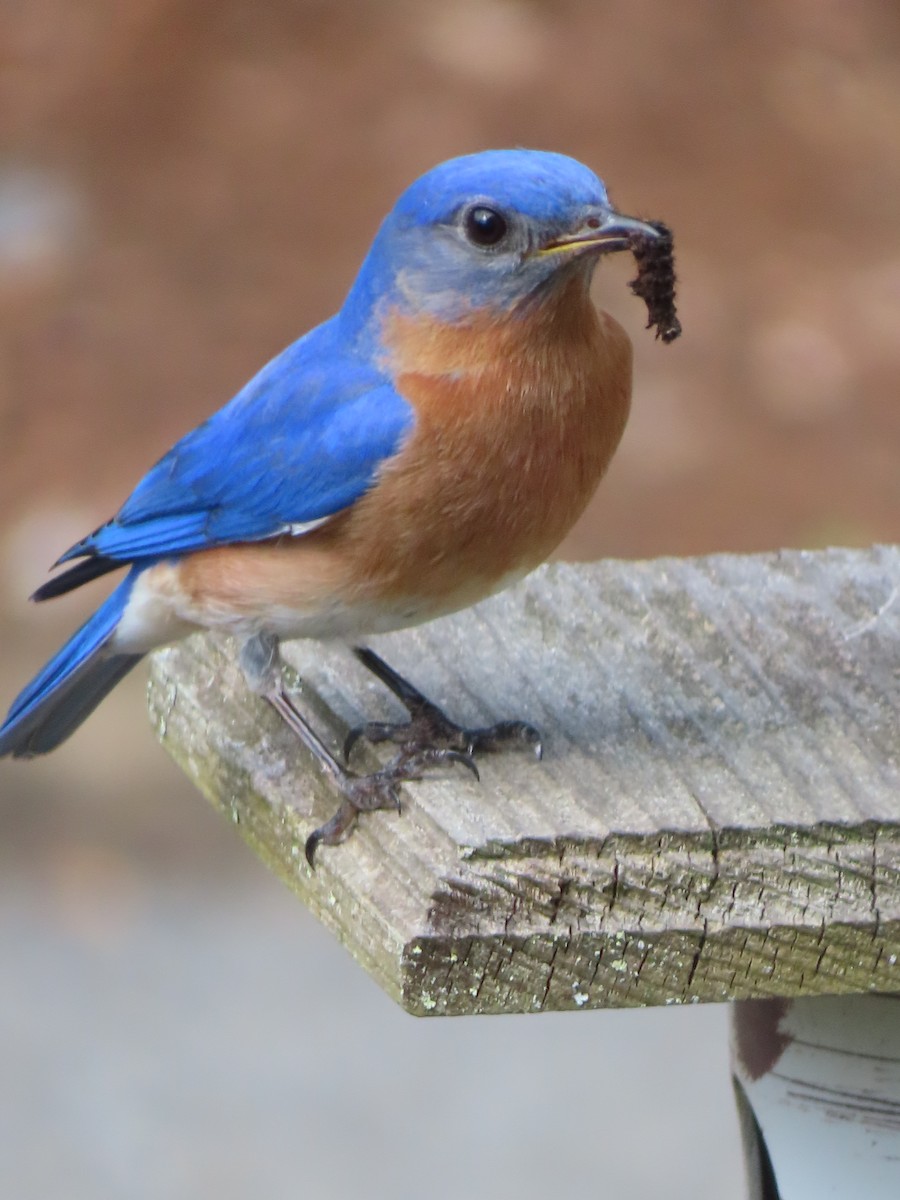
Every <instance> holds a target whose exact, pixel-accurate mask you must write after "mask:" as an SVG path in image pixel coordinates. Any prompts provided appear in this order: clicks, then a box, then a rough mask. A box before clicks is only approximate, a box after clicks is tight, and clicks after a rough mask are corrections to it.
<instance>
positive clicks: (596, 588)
mask: <svg viewBox="0 0 900 1200" xmlns="http://www.w3.org/2000/svg"><path fill="white" fill-rule="evenodd" d="M371 644H372V645H373V646H374V647H375V648H376V649H377V650H378V651H379V652H380V653H382V654H384V656H385V657H386V658H387V659H388V661H390V662H391V663H392V665H394V666H396V667H397V668H398V669H399V670H401V671H402V672H404V673H405V674H407V675H408V676H409V677H410V678H411V679H412V680H413V682H415V683H416V684H418V685H419V686H420V687H421V688H422V689H423V691H425V692H426V693H427V694H428V695H429V696H430V697H431V698H432V699H434V700H436V701H438V702H439V703H442V704H444V705H445V706H446V707H447V709H448V711H449V712H450V713H451V714H452V715H453V716H455V717H456V718H458V719H462V720H465V721H467V722H487V721H493V720H497V719H501V718H503V717H509V716H516V717H522V718H524V719H526V720H528V721H531V722H533V723H534V724H536V725H537V726H539V727H540V728H541V730H542V731H543V733H544V735H545V758H544V761H543V762H542V763H537V762H535V761H534V760H533V759H532V758H531V757H530V756H528V755H527V754H515V753H511V754H504V755H498V756H493V757H490V758H483V759H482V760H481V767H482V782H481V783H480V784H478V783H476V782H475V781H474V780H473V779H471V778H470V777H469V776H468V774H467V773H466V772H464V771H462V770H461V769H459V768H457V769H455V770H451V771H449V772H444V773H442V774H441V775H440V776H435V777H432V778H429V779H428V780H426V781H424V782H420V783H416V784H410V785H408V786H406V787H405V788H404V811H403V813H402V814H401V815H398V814H395V813H376V814H372V815H370V816H366V817H363V818H362V819H361V820H360V822H359V826H358V829H357V831H356V832H355V833H354V834H353V836H352V837H351V838H350V839H349V840H348V841H347V842H346V843H344V844H343V845H342V846H339V847H335V848H329V847H322V848H321V849H320V851H319V857H318V861H317V870H316V871H315V872H312V871H311V870H310V869H309V867H308V866H307V864H306V861H305V859H304V855H303V845H304V840H305V838H306V836H307V835H308V833H309V832H310V831H311V830H312V828H313V827H314V826H317V825H318V824H320V823H321V822H322V821H323V820H324V819H325V818H326V817H328V816H329V815H330V813H331V812H332V811H333V809H334V807H335V797H334V795H333V793H332V792H331V791H330V790H329V788H328V786H327V784H326V783H325V782H323V781H322V780H321V779H320V778H319V776H318V775H317V774H316V772H315V771H314V769H313V768H312V767H311V764H310V760H309V758H308V756H307V755H306V753H305V752H304V751H303V750H301V748H300V747H299V746H298V745H297V744H296V741H295V739H294V737H293V735H291V733H290V732H289V731H288V730H287V729H286V728H284V727H282V725H281V723H280V722H279V719H278V718H277V717H276V715H275V714H274V713H273V712H271V711H270V710H269V709H268V708H267V706H266V705H265V704H264V703H263V702H261V701H259V700H257V699H256V698H255V697H253V696H252V695H250V694H249V693H248V692H247V690H246V689H245V687H244V685H243V683H242V680H241V678H240V675H239V672H238V670H237V667H236V665H235V655H234V647H233V646H231V645H229V644H228V643H225V642H220V643H216V642H215V641H214V640H213V639H211V638H196V639H192V640H191V641H189V642H187V643H183V644H181V645H179V646H175V647H173V648H171V649H168V650H165V651H162V652H160V653H158V654H157V655H156V656H155V660H154V664H153V670H152V678H151V686H150V707H151V712H152V717H153V720H154V723H155V725H156V728H157V730H158V732H159V736H160V737H161V739H162V741H163V743H164V744H165V746H166V747H167V748H168V749H169V751H170V752H171V753H172V754H173V755H174V757H175V758H176V759H177V760H178V762H179V763H181V765H182V766H183V767H184V769H185V770H186V771H187V773H188V774H189V775H190V776H191V778H192V779H193V780H195V782H196V783H197V784H198V786H199V787H200V788H201V789H202V790H203V791H204V792H205V794H206V795H207V796H208V797H209V798H210V799H211V800H212V802H213V803H214V804H215V805H216V806H217V807H218V808H220V809H221V810H222V811H223V812H224V813H225V814H226V815H227V816H228V817H229V818H230V819H231V820H233V821H234V822H235V824H236V825H237V827H238V829H239V831H240V832H241V833H242V835H243V836H244V837H245V838H246V840H247V841H248V842H249V843H250V845H251V846H253V847H254V849H255V850H256V851H257V852H258V853H259V854H260V855H261V856H262V857H263V858H264V859H265V860H266V862H267V863H268V864H269V865H270V866H271V867H272V868H273V870H275V871H276V872H277V873H278V874H279V875H280V876H281V877H282V878H283V879H285V880H286V881H287V882H288V883H289V885H290V886H291V887H293V888H294V889H295V891H296V892H297V893H298V894H299V895H300V896H301V897H302V898H303V899H304V900H305V902H306V903H307V904H308V905H309V906H310V907H311V908H312V909H313V910H314V911H315V912H316V914H317V915H318V916H319V917H320V918H321V919H322V920H323V921H324V922H325V924H326V925H327V926H328V927H329V928H330V929H332V930H333V931H334V932H335V933H336V934H337V935H338V937H339V938H340V939H341V940H342V941H343V942H344V943H345V944H346V945H347V946H348V948H349V949H350V950H351V951H352V953H353V954H354V955H355V956H356V957H357V958H358V960H359V961H360V962H361V963H362V965H363V966H364V967H365V968H366V969H367V970H368V971H370V972H371V973H372V974H373V975H374V976H375V977H376V978H377V979H378V980H379V982H380V983H381V984H382V985H383V986H384V987H385V988H386V989H387V990H388V992H389V993H390V994H391V995H392V996H394V997H395V998H396V999H397V1000H398V1001H399V1002H400V1003H401V1004H403V1005H404V1006H405V1007H407V1008H408V1009H409V1010H410V1011H412V1012H415V1013H419V1014H428V1013H431V1014H455V1013H488V1012H539V1011H543V1010H546V1009H570V1008H571V1009H576V1008H594V1007H603V1006H612V1005H638V1004H664V1003H685V1002H690V1001H701V1000H730V999H738V998H748V997H753V996H796V995H812V994H817V993H840V992H859V991H867V990H879V991H900V966H898V955H900V548H896V547H876V548H874V549H872V550H870V551H850V550H830V551H825V552H817V553H802V552H789V553H788V552H785V553H781V554H775V555H765V556H763V555H760V556H751V557H734V556H717V557H713V558H707V559H699V560H698V559H692V560H691V559H688V560H674V559H669V560H659V561H655V562H646V563H622V562H605V563H600V564H595V565H581V566H563V565H558V566H551V567H546V568H543V569H542V570H540V571H538V572H536V573H535V574H534V575H532V576H531V577H530V578H529V579H528V580H526V581H525V582H524V583H523V584H521V585H520V586H519V587H517V588H515V589H514V590H512V591H510V592H508V593H506V594H505V595H502V596H499V597H496V598H495V599H493V600H490V601H487V602H485V603H484V604H482V605H480V606H478V607H477V608H475V609H472V610H470V611H468V612H466V613H462V614H459V615H457V616H455V617H450V618H446V619H444V620H442V621H439V622H434V623H433V624H431V625H428V626H423V627H422V628H420V629H418V630H414V631H407V632H405V633H402V634H394V635H390V636H383V637H378V638H374V639H372V642H371ZM285 657H286V659H287V660H288V662H289V663H290V664H291V666H292V667H294V668H296V670H297V671H298V673H299V676H298V679H297V680H296V681H294V682H295V683H296V687H297V689H298V692H297V699H298V703H299V704H300V705H301V706H303V707H304V708H305V710H306V711H307V712H308V713H310V714H312V716H313V717H314V719H315V720H316V722H317V723H318V725H319V727H320V728H321V729H322V730H324V731H325V732H326V733H327V735H328V736H330V737H331V738H333V739H334V742H335V744H336V745H340V742H341V740H342V738H343V735H344V733H345V731H346V729H347V728H348V727H349V726H352V725H355V724H358V723H359V722H361V721H363V720H365V719H385V718H388V719H389V718H392V717H398V716H401V715H402V710H399V709H398V707H397V705H396V701H394V699H393V698H392V697H390V696H389V695H387V694H386V693H385V692H384V689H383V688H382V687H381V686H380V685H379V684H378V683H377V682H376V681H374V680H373V678H372V677H371V676H370V675H368V674H367V673H366V672H365V670H364V669H363V668H362V667H361V666H360V665H359V664H358V663H357V662H356V661H355V659H354V658H353V657H352V655H351V654H350V653H349V652H348V651H347V650H346V649H344V648H340V647H325V646H322V645H321V644H319V643H313V642H297V643H293V644H292V645H290V646H288V647H286V648H285ZM301 680H302V683H301V682H300V681H301ZM361 761H362V762H363V763H365V762H366V759H365V757H363V758H362V760H361ZM368 761H369V765H375V764H376V762H377V761H378V760H377V759H376V758H375V757H374V752H372V757H371V758H370V759H369V760H368Z"/></svg>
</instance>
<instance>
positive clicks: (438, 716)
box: [344, 646, 542, 761]
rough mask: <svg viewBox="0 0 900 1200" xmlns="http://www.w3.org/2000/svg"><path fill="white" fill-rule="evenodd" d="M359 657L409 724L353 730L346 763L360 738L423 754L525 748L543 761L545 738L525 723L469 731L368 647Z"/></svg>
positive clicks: (359, 650) (357, 651) (380, 724)
mask: <svg viewBox="0 0 900 1200" xmlns="http://www.w3.org/2000/svg"><path fill="white" fill-rule="evenodd" d="M353 650H354V653H355V655H356V657H357V658H358V659H359V661H360V662H361V663H362V664H363V666H364V667H367V668H368V669H369V670H370V671H371V672H372V674H373V675H376V676H377V677H378V678H379V679H380V680H381V682H382V683H383V684H384V685H385V686H386V687H388V688H389V689H390V690H391V691H392V692H393V693H394V695H395V696H396V697H397V699H398V700H399V701H400V702H401V703H402V704H403V705H405V707H406V708H407V709H408V710H409V718H410V719H409V720H408V721H404V722H402V723H400V724H391V723H389V722H386V721H370V722H369V723H368V724H366V725H359V726H357V728H356V729H351V730H350V732H349V733H348V734H347V738H346V741H345V742H344V759H345V761H347V760H349V758H350V754H351V752H352V750H353V747H354V746H355V745H356V743H357V741H358V740H359V739H360V738H366V739H367V740H368V741H370V742H394V743H396V744H397V745H398V746H402V747H404V749H405V750H407V751H415V752H418V753H421V752H422V751H423V750H425V749H435V748H437V747H443V748H445V749H448V750H455V751H457V752H458V753H461V754H465V755H468V756H471V755H473V754H475V753H477V752H478V751H479V750H500V749H503V748H504V747H506V746H510V745H514V746H524V747H526V748H528V749H530V750H532V751H533V752H534V755H535V757H536V758H540V757H541V753H542V747H541V735H540V733H539V732H538V730H537V729H535V728H534V726H533V725H528V724H527V723H526V722H525V721H498V722H497V724H496V725H486V726H484V727H482V728H476V729H466V728H465V727H464V726H462V725H457V724H456V722H455V721H451V720H450V718H449V717H448V716H447V715H446V713H444V712H443V711H442V710H441V709H440V708H438V706H437V705H436V704H432V702H431V701H430V700H429V699H428V698H427V697H425V696H423V695H422V693H421V692H420V691H419V690H418V689H417V688H415V687H413V685H412V684H411V683H409V681H408V680H406V679H404V678H403V676H402V675H398V674H397V672H396V671H395V670H394V669H393V668H392V667H389V666H388V664H387V663H386V662H385V661H384V659H383V658H380V657H379V656H378V655H377V654H376V653H375V652H374V651H373V650H369V649H367V648H366V647H365V646H354V648H353Z"/></svg>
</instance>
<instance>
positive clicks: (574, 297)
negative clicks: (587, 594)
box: [180, 275, 631, 623]
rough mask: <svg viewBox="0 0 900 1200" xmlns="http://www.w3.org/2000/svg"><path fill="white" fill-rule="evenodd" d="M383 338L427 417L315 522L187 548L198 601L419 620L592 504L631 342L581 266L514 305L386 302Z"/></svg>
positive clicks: (619, 425)
mask: <svg viewBox="0 0 900 1200" xmlns="http://www.w3.org/2000/svg"><path fill="white" fill-rule="evenodd" d="M384 343H385V346H386V348H387V355H388V361H389V364H390V367H391V369H392V372H393V374H394V377H395V379H396V383H397V387H398V390H399V391H400V392H401V393H402V394H403V395H404V396H405V397H406V398H407V399H408V400H409V401H410V403H411V404H412V405H413V406H414V407H415V410H416V424H415V427H414V429H413V432H412V434H411V435H410V436H409V438H408V439H407V441H406V443H405V444H404V446H403V447H402V449H401V450H400V452H399V453H398V454H397V455H396V456H395V457H394V458H393V459H391V460H390V461H389V462H388V463H387V464H386V465H385V466H384V468H383V469H382V471H381V473H380V475H379V478H378V481H377V484H376V485H375V486H374V487H373V488H372V489H371V491H370V492H368V493H367V494H366V495H365V496H364V497H363V498H362V499H361V500H359V501H358V502H357V503H356V504H355V505H354V506H353V507H352V508H351V509H349V510H348V511H347V512H346V513H343V514H341V515H339V516H337V517H335V518H334V519H333V520H331V521H329V522H328V523H326V524H325V525H324V526H322V527H321V528H320V529H318V530H316V531H314V532H313V533H311V534H308V535H306V536H304V537H300V538H285V539H280V540H278V541H275V542H271V543H258V544H255V545H252V546H243V547H223V548H221V549H218V550H212V551H206V552H203V553H202V554H199V555H194V556H193V557H192V558H191V559H190V560H186V561H185V562H184V563H183V564H182V568H181V571H180V577H181V583H182V586H183V587H185V588H186V589H187V590H188V591H189V592H190V593H192V594H193V595H194V596H196V597H197V598H198V600H199V598H200V597H201V596H206V597H211V596H212V595H213V594H215V595H217V596H218V597H219V598H220V599H219V602H220V603H221V604H224V605H225V606H226V607H228V606H232V605H233V606H235V607H236V608H237V609H240V610H242V611H244V612H249V611H254V610H255V609H261V608H264V607H265V605H266V604H270V605H273V604H278V605H282V606H284V605H287V606H291V605H296V606H297V607H298V608H302V609H305V610H309V609H314V608H315V607H316V606H317V605H327V604H332V605H334V604H340V605H341V606H342V607H343V606H347V605H349V606H353V605H363V606H370V605H380V604H384V605H387V606H390V607H394V608H397V609H401V608H403V607H404V606H407V607H408V606H409V605H410V602H413V607H415V608H416V609H417V611H418V612H419V618H418V619H422V618H423V617H424V616H427V615H434V614H436V613H437V612H441V611H447V610H448V609H452V608H457V607H461V606H463V605H465V604H467V603H470V602H473V601H475V600H477V599H479V598H480V597H481V596H483V595H485V594H488V593H490V592H491V591H493V590H495V589H496V588H497V587H498V586H499V585H500V584H501V582H502V581H503V580H504V579H505V578H506V577H508V576H510V575H514V574H517V573H518V574H521V573H525V572H526V571H528V570H531V569H532V568H533V567H535V566H537V565H538V564H539V563H540V562H542V561H543V560H544V559H545V558H546V557H547V556H548V555H549V554H550V553H551V552H552V551H553V549H554V548H555V547H556V546H557V545H558V544H559V542H560V541H561V540H562V538H563V537H564V536H565V534H566V533H567V532H568V530H569V529H570V528H571V526H572V525H573V523H574V522H575V521H576V519H577V518H578V517H579V515H580V514H581V512H582V511H583V510H584V507H585V505H586V504H587V502H588V500H589V499H590V498H591V496H592V495H593V493H594V490H595V489H596V487H597V484H598V483H599V482H600V479H601V477H602V475H603V473H604V471H605V470H606V467H607V465H608V464H609V460H610V459H611V457H612V455H613V452H614V451H615V448H616V446H617V445H618V442H619V439H620V438H621V436H622V432H623V430H624V428H625V422H626V419H627V416H628V407H629V402H630V393H631V344H630V341H629V339H628V337H627V335H626V334H625V332H624V330H623V329H622V328H621V326H619V325H618V324H617V322H615V321H614V320H613V319H612V318H611V317H610V316H608V315H607V314H605V313H598V312H597V311H596V309H595V308H594V306H593V304H592V303H591V301H590V297H589V294H588V290H587V282H586V280H585V279H584V278H583V277H582V276H581V275H577V276H574V277H573V278H572V279H571V280H569V281H568V283H567V284H565V285H564V286H563V287H561V288H559V289H557V290H556V292H555V293H554V294H553V295H552V296H550V297H548V298H546V299H545V300H544V301H543V302H542V303H541V304H534V305H533V307H532V309H531V311H530V312H528V313H526V314H520V315H505V316H504V317H503V318H502V319H495V318H492V317H489V316H486V315H483V314H475V315H474V316H473V318H472V320H471V321H470V322H467V323H463V324H461V325H454V326H445V325H440V324H438V323H437V322H433V321H423V320H421V319H415V318H410V317H406V316H403V315H400V314H397V313H389V314H388V315H387V318H386V320H385V325H384ZM401 623H402V622H401Z"/></svg>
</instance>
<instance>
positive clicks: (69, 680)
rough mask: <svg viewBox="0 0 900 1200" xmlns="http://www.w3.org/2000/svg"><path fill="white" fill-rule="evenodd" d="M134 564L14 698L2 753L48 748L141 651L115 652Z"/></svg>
mask: <svg viewBox="0 0 900 1200" xmlns="http://www.w3.org/2000/svg"><path fill="white" fill-rule="evenodd" d="M136 575H137V571H135V570H132V571H131V572H130V573H129V575H128V577H127V578H126V579H124V580H123V581H122V582H121V583H120V584H119V586H118V587H117V588H116V590H115V591H114V592H113V593H112V595H111V596H110V597H109V598H108V599H107V600H106V602H105V603H104V604H102V605H101V606H100V608H98V609H97V611H96V612H95V613H94V615H93V616H92V617H89V618H88V620H87V621H86V622H85V623H84V625H82V626H81V628H80V629H79V630H78V631H77V632H76V633H74V634H73V635H72V637H71V638H69V640H68V642H66V644H65V645H64V646H63V648H62V649H61V650H60V651H59V653H58V654H56V655H55V656H54V657H53V658H52V659H51V660H50V662H48V663H47V665H46V666H45V667H44V669H43V670H42V671H41V672H40V673H39V674H38V675H36V676H35V678H34V679H32V681H31V683H29V684H28V685H27V687H25V688H23V690H22V691H21V692H20V693H19V695H18V696H17V697H16V699H15V700H14V701H13V703H12V706H11V708H10V710H9V713H8V714H7V717H6V720H5V722H4V723H3V725H2V726H0V758H2V757H3V756H4V755H7V754H11V755H13V757H15V758H31V757H32V756H33V755H35V754H46V753H47V751H49V750H53V749H54V747H56V746H58V745H59V744H60V742H63V741H65V739H66V738H67V737H68V736H69V735H70V734H71V733H74V731H75V730H76V729H77V728H78V726H79V725H80V724H81V722H82V721H84V720H85V719H86V718H87V717H88V716H89V715H90V714H91V713H92V712H93V711H94V709H95V708H96V707H97V705H98V704H99V703H100V701H101V700H102V699H103V697H104V696H106V694H107V693H108V692H110V691H111V690H112V688H114V687H115V685H116V684H117V683H118V682H119V680H120V679H122V678H123V676H125V675H127V674H128V672H129V671H130V670H131V668H132V667H134V666H135V665H136V664H137V663H138V662H139V661H140V660H141V658H142V657H143V655H141V654H115V653H111V652H110V650H109V640H110V638H111V637H112V635H113V633H114V632H115V629H116V626H117V625H118V623H119V621H120V619H121V617H122V613H123V612H124V611H125V606H126V604H127V603H128V598H129V596H130V594H131V589H132V586H133V585H134V580H135V578H136Z"/></svg>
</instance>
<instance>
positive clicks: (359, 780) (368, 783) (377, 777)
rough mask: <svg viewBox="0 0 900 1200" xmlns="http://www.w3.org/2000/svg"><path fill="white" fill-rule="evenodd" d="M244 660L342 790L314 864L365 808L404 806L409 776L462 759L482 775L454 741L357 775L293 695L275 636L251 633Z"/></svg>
mask: <svg viewBox="0 0 900 1200" xmlns="http://www.w3.org/2000/svg"><path fill="white" fill-rule="evenodd" d="M240 664H241V670H242V671H243V673H244V677H245V679H246V680H247V683H248V685H249V686H250V688H251V689H252V691H254V692H256V694H257V695H259V696H261V697H262V698H263V699H264V700H266V701H267V702H268V703H269V704H271V706H272V707H273V708H274V709H275V711H276V712H277V713H278V715H279V716H280V717H281V719H282V720H283V721H284V722H285V724H286V725H287V726H288V727H289V728H290V729H292V730H293V732H294V733H295V734H296V735H297V737H298V738H299V739H300V740H301V742H303V744H304V746H306V748H307V750H309V751H310V753H311V754H312V755H313V757H314V758H315V759H316V761H317V762H318V764H319V766H320V767H321V769H322V771H323V772H324V774H326V775H327V776H328V777H329V779H330V780H331V781H332V783H333V784H334V786H335V787H336V789H337V791H338V792H339V794H340V796H341V803H340V806H339V807H338V809H337V811H336V812H335V814H334V816H333V817H331V818H330V819H329V820H328V821H326V822H325V824H324V825H321V826H319V828H318V829H314V830H313V832H312V833H311V834H310V835H309V837H308V838H307V839H306V858H307V861H308V862H309V865H310V866H314V865H315V863H314V859H315V853H316V849H317V848H318V847H319V846H320V845H321V844H322V843H324V844H325V845H326V846H334V845H337V843H338V842H341V841H343V840H344V838H345V837H347V836H348V834H349V833H350V832H351V830H352V829H353V827H354V826H355V824H356V819H357V817H358V816H359V814H360V813H361V812H374V811H375V810H376V809H380V808H395V809H398V810H399V808H400V795H399V791H398V788H399V785H400V784H401V783H404V782H406V781H407V780H411V779H421V778H422V776H423V774H424V773H425V771H426V770H427V769H428V768H429V767H434V766H440V765H441V764H442V763H447V762H459V763H462V764H463V766H465V767H468V768H469V770H471V771H472V772H473V774H474V775H475V777H476V778H477V777H478V769H477V767H476V766H475V764H474V763H473V762H472V760H471V757H470V756H469V755H468V754H464V753H460V752H459V751H458V750H456V749H454V748H452V747H449V746H421V747H420V746H415V747H410V746H406V747H404V748H403V749H401V751H400V753H399V754H397V755H396V756H395V757H394V758H393V759H392V760H391V761H390V762H389V763H388V764H387V766H385V767H382V769H381V770H380V771H373V772H372V773H371V774H369V775H356V774H354V773H353V772H352V771H348V770H347V768H346V767H344V766H343V765H342V764H341V763H340V762H339V761H338V760H337V759H336V758H335V756H334V755H333V754H332V753H331V751H330V750H329V749H328V747H327V746H326V745H325V743H324V742H323V741H322V739H321V738H320V737H319V735H318V734H317V733H316V731H315V730H314V729H313V728H312V726H311V725H310V724H309V722H308V721H307V720H306V718H305V717H304V716H302V714H301V713H300V712H299V711H298V709H297V708H296V706H295V705H294V702H293V701H292V700H291V698H290V696H288V694H287V691H286V690H285V687H284V681H283V678H282V672H281V659H280V655H279V653H278V639H277V638H276V637H274V636H272V635H271V634H266V633H258V634H256V635H254V636H253V637H251V638H248V639H247V641H245V642H244V644H243V646H242V647H241V652H240Z"/></svg>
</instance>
